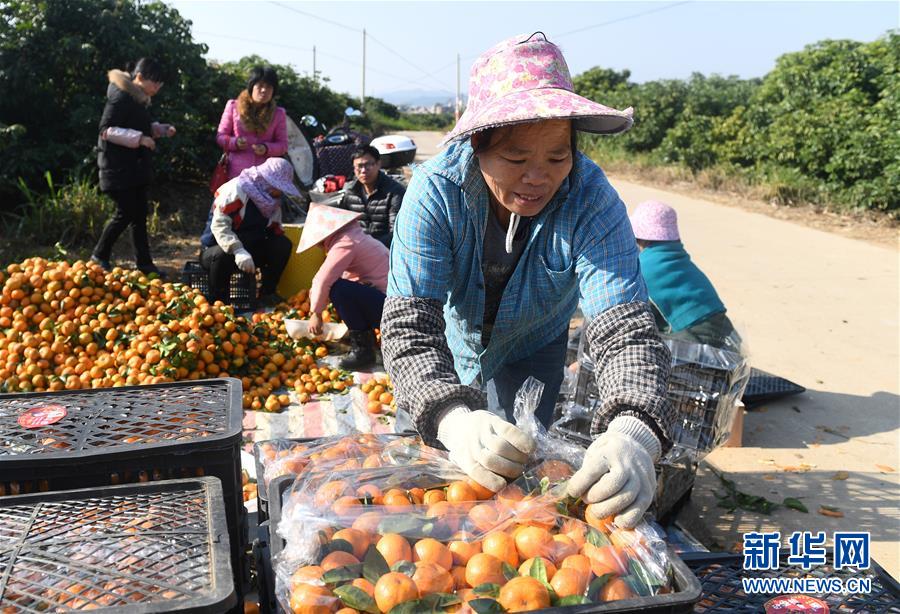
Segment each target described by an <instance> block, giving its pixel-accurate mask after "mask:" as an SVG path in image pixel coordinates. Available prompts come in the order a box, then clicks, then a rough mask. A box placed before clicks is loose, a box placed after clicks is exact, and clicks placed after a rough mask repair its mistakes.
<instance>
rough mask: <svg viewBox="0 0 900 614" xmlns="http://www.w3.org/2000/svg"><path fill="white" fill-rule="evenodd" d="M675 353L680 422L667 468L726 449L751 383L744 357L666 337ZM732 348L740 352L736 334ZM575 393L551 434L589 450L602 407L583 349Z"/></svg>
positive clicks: (672, 389)
mask: <svg viewBox="0 0 900 614" xmlns="http://www.w3.org/2000/svg"><path fill="white" fill-rule="evenodd" d="M663 341H664V342H665V344H666V345H667V346H668V348H669V350H670V352H671V353H672V370H671V374H670V376H669V388H668V398H669V400H670V401H671V403H672V410H673V411H675V412H677V418H676V420H675V423H674V427H673V430H672V442H673V445H672V448H671V449H670V450H669V452H668V453H667V454H666V456H665V457H664V458H663V459H662V460H661V461H660V462H661V463H662V464H665V465H677V466H681V465H684V464H686V463H687V464H690V463H696V462H698V461H699V460H701V459H702V458H704V457H705V456H706V455H707V454H709V453H710V452H712V451H713V450H714V449H715V448H717V447H718V446H720V445H722V444H723V443H724V442H725V441H726V440H727V439H728V437H729V435H730V434H731V426H732V424H733V423H734V417H735V413H736V412H737V408H738V402H739V401H740V399H741V396H743V394H744V388H746V386H747V382H748V380H749V379H750V363H749V360H748V358H747V356H746V355H745V354H741V353H737V352H734V351H731V350H728V349H722V348H718V347H714V346H711V345H704V344H699V343H692V342H689V341H683V340H680V339H672V338H669V337H665V336H663ZM727 346H728V347H740V338H739V337H737V333H735V334H734V336H733V337H729V338H728V344H727ZM574 380H575V381H574V393H573V395H572V397H571V401H568V402H566V403H565V404H564V406H563V408H562V415H561V418H560V419H558V420H557V421H556V422H554V424H553V425H551V427H550V431H551V432H553V433H555V434H558V435H560V436H563V437H564V438H565V439H567V440H569V441H574V442H577V443H580V444H582V445H590V441H591V438H590V435H589V429H590V423H591V417H592V415H593V412H594V411H595V410H596V408H597V406H598V405H599V401H600V399H599V398H598V396H597V384H596V379H595V368H594V362H593V360H592V359H591V358H590V356H589V355H588V353H587V352H586V351H585V347H584V343H583V342H582V343H580V344H579V350H578V368H577V369H576V374H575V377H574Z"/></svg>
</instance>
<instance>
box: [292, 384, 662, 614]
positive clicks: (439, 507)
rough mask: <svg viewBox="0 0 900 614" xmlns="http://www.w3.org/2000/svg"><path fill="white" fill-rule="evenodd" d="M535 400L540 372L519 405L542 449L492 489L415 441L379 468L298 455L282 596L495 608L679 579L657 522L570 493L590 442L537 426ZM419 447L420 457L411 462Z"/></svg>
mask: <svg viewBox="0 0 900 614" xmlns="http://www.w3.org/2000/svg"><path fill="white" fill-rule="evenodd" d="M539 398H540V384H535V383H534V382H530V383H527V384H526V385H525V386H523V390H522V391H520V396H519V398H518V399H517V407H516V419H517V424H518V425H519V426H520V427H521V428H525V429H526V430H528V431H529V432H531V433H532V434H533V435H534V436H535V437H536V439H537V443H538V446H537V453H536V455H535V460H534V461H533V462H532V463H530V464H529V466H528V468H527V469H526V471H525V473H524V474H523V475H522V476H521V477H520V478H518V479H516V480H515V481H513V482H512V483H510V484H508V485H507V486H506V487H505V488H504V489H502V490H501V491H500V492H498V493H492V492H490V491H488V490H486V489H484V488H483V487H481V486H479V485H478V484H476V483H474V482H472V481H471V480H469V479H467V478H466V476H465V475H464V474H463V473H462V472H460V471H459V469H458V468H457V467H456V466H455V465H454V464H453V463H451V462H450V461H449V460H448V459H447V457H446V454H445V453H443V452H440V451H437V450H433V449H430V448H427V447H426V446H424V444H422V443H421V440H418V439H416V440H415V441H414V442H408V443H407V445H408V447H409V449H408V450H407V453H408V454H407V453H404V455H402V456H393V457H391V458H390V459H389V460H388V462H386V463H385V464H383V465H382V466H381V467H371V468H355V469H343V470H338V469H333V470H326V469H323V468H321V467H316V468H312V467H309V466H307V467H304V468H303V470H302V471H301V473H300V474H299V475H298V476H297V478H296V479H295V481H294V483H293V486H292V487H291V488H290V489H289V490H288V491H286V492H285V494H284V506H283V513H282V517H281V520H280V522H279V524H278V528H277V531H278V534H279V535H280V536H281V537H283V538H284V539H285V540H286V545H285V549H284V550H283V551H282V552H281V553H280V554H279V555H278V557H276V596H277V598H278V601H279V602H280V604H281V605H282V607H283V608H284V609H285V610H286V611H288V612H291V611H313V610H311V609H310V610H305V609H304V608H310V607H316V606H318V607H322V608H323V611H325V610H327V609H329V608H331V609H337V608H338V607H350V608H353V609H355V610H357V611H367V612H390V611H393V612H394V613H395V614H398V613H401V612H422V611H432V610H436V611H441V610H442V608H445V607H453V608H456V607H458V606H460V605H461V608H460V609H459V611H462V612H471V611H475V610H477V611H486V610H485V608H495V609H494V610H493V611H498V612H500V611H504V610H508V611H524V610H521V609H518V608H520V607H523V608H524V609H528V610H531V609H541V608H546V607H550V606H551V605H573V604H581V603H590V602H601V601H604V602H605V601H615V600H618V599H626V598H636V597H641V596H646V597H649V596H652V595H657V594H662V593H665V592H669V591H671V586H672V582H671V569H670V561H669V560H668V556H667V552H666V544H665V542H664V540H663V539H662V534H661V532H660V531H659V530H658V529H654V528H653V527H652V526H651V525H650V524H648V523H646V522H644V523H641V525H640V526H639V527H638V528H637V529H634V530H623V529H620V528H618V527H616V526H615V525H614V524H613V523H612V522H611V519H602V518H597V517H595V516H594V515H593V514H592V513H591V507H590V506H585V505H584V504H583V502H581V501H580V500H576V499H572V498H569V497H567V496H565V494H564V493H565V485H566V480H568V478H569V477H571V475H572V474H573V472H574V467H576V466H577V465H578V464H579V463H580V462H581V459H580V455H582V454H583V450H580V449H579V448H578V447H577V446H574V445H572V444H569V443H567V442H564V441H561V440H559V439H558V438H556V437H554V436H552V435H551V434H548V433H547V431H546V430H545V429H543V427H541V426H539V425H538V424H537V420H535V418H534V408H535V407H536V403H537V400H538V399H539ZM414 450H421V451H422V452H421V453H420V455H419V456H418V459H419V461H420V462H419V464H416V465H409V464H408V459H409V458H413V457H415V453H414ZM567 454H572V455H573V456H572V457H566V455H567ZM475 600H478V602H477V603H475ZM493 602H496V604H495V603H493ZM501 608H503V609H501Z"/></svg>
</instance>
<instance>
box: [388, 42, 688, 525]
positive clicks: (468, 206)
mask: <svg viewBox="0 0 900 614" xmlns="http://www.w3.org/2000/svg"><path fill="white" fill-rule="evenodd" d="M631 124H632V117H631V109H626V110H624V111H618V110H616V109H612V108H610V107H607V106H604V105H602V104H598V103H596V102H593V101H590V100H588V99H586V98H583V97H581V96H578V95H577V94H575V93H574V88H573V85H572V79H571V77H570V75H569V70H568V67H567V65H566V61H565V58H564V57H563V55H562V52H561V51H560V49H559V48H558V47H557V46H556V45H554V44H553V43H551V42H549V41H548V40H547V38H546V37H545V36H544V35H543V34H542V33H540V32H538V33H535V34H532V35H531V36H527V35H523V36H517V37H514V38H511V39H508V40H505V41H503V42H501V43H499V44H497V45H495V46H494V47H492V48H491V49H490V50H488V51H487V52H485V53H484V54H482V55H481V56H480V57H479V58H478V59H477V60H476V61H475V63H474V65H473V67H472V70H471V74H470V79H469V105H468V108H467V109H466V111H465V113H464V114H463V115H462V117H461V118H460V120H459V122H458V124H457V125H456V127H455V128H454V129H453V131H452V132H450V134H448V135H447V138H446V140H445V142H446V143H448V144H449V146H448V147H447V148H446V149H445V150H444V151H443V152H442V153H440V154H439V155H437V156H436V157H434V158H433V159H431V160H429V161H428V162H427V163H425V164H424V165H422V166H421V167H419V168H418V169H417V170H416V172H415V174H414V175H413V178H412V181H411V183H410V185H409V188H408V189H407V192H406V197H405V198H404V201H403V207H402V208H401V209H400V213H399V215H398V218H397V222H396V226H395V234H394V241H393V243H392V246H391V267H390V275H389V278H388V292H387V295H388V298H387V299H386V301H385V305H384V313H383V315H382V352H383V354H384V358H385V365H386V367H387V370H388V372H389V374H390V375H391V378H392V379H393V381H394V384H395V387H396V394H397V399H398V402H399V404H400V407H401V408H402V410H403V411H404V412H407V413H408V416H409V418H410V419H411V421H412V423H413V425H414V426H415V428H416V429H417V430H418V431H419V433H420V434H421V435H422V436H423V438H424V439H425V440H426V441H427V442H429V443H431V444H433V445H437V444H442V445H443V446H445V447H446V448H447V449H448V450H449V452H450V456H451V458H452V459H453V460H455V461H456V462H457V464H459V465H460V467H461V468H462V469H463V470H464V471H465V472H466V473H468V474H469V475H470V476H471V477H472V478H473V479H474V480H476V481H477V482H479V483H480V484H482V485H484V486H485V487H488V488H490V489H492V490H495V491H496V490H499V489H500V488H501V487H502V486H503V484H504V478H513V477H515V476H517V475H518V474H520V473H521V472H522V470H523V468H524V466H525V464H526V463H527V461H528V458H529V455H530V454H531V452H532V451H533V450H534V442H533V441H532V440H531V438H530V437H529V436H528V435H526V434H525V433H524V432H522V431H521V430H519V429H518V428H516V427H515V426H513V425H512V424H510V423H509V422H506V421H504V420H503V419H501V418H500V417H498V416H497V415H495V413H492V412H490V411H484V410H485V409H486V408H490V409H492V410H494V411H501V412H503V411H505V412H506V416H507V419H511V417H512V409H513V399H514V397H515V393H516V391H517V390H518V388H519V387H520V386H521V384H522V383H523V382H524V381H525V380H526V379H527V378H528V377H529V376H534V377H535V378H536V379H538V380H540V381H542V382H543V383H544V393H543V398H542V401H541V404H540V406H539V408H538V411H537V415H538V418H539V419H540V420H541V421H542V422H543V423H544V424H548V423H549V422H550V419H551V417H552V412H553V408H554V404H555V401H556V397H557V395H558V392H559V387H560V384H561V382H562V377H563V363H564V360H565V354H566V346H567V333H568V328H569V320H570V318H571V317H572V315H573V314H574V312H575V309H576V308H577V307H578V306H579V304H580V306H581V310H582V312H583V313H584V316H585V320H586V327H585V334H586V335H587V347H588V348H589V351H590V355H591V357H592V358H593V359H594V361H595V362H596V363H597V365H598V368H597V384H598V386H599V390H600V396H601V398H602V399H603V400H602V404H601V406H600V408H599V409H598V410H597V413H596V414H595V416H594V418H593V422H592V425H591V431H592V433H593V435H594V436H595V437H596V439H595V441H594V443H593V444H592V445H591V447H590V449H589V450H588V452H587V454H586V455H585V461H584V464H583V465H582V467H581V469H580V470H579V471H578V472H577V473H576V474H575V475H574V476H573V478H572V479H571V480H570V482H569V491H570V494H572V495H573V496H583V497H584V498H585V500H587V501H588V502H602V503H601V504H600V508H599V509H598V513H600V512H602V514H603V516H607V515H610V514H618V516H617V522H619V523H620V524H623V525H626V526H633V525H634V524H636V523H637V521H638V520H639V519H640V518H641V516H642V514H643V512H644V511H645V510H646V509H647V507H648V506H649V505H650V503H651V501H652V498H653V494H654V492H655V486H656V477H655V473H654V467H653V463H654V461H655V460H657V459H658V458H659V457H660V455H661V453H662V452H663V451H664V450H665V449H666V448H667V447H668V446H669V445H670V436H669V431H670V428H671V424H672V421H673V416H672V412H671V409H670V405H669V403H668V401H667V400H666V386H667V380H668V375H669V361H670V357H669V352H668V350H667V349H666V346H665V345H664V344H663V343H662V341H661V340H660V338H659V335H658V333H657V330H656V326H655V325H654V321H653V315H652V314H651V312H650V309H649V306H648V304H647V290H646V288H645V286H644V282H643V280H642V279H641V274H640V267H639V264H638V251H637V246H636V244H635V240H634V235H633V234H632V232H631V226H630V224H629V223H628V216H627V214H626V212H625V206H624V205H623V204H622V201H621V200H620V199H619V196H618V195H617V194H616V192H615V190H614V189H613V188H612V186H610V184H609V182H608V181H607V179H606V176H605V175H604V174H603V171H601V170H600V168H599V167H597V165H596V164H594V163H593V162H592V161H591V160H590V159H589V158H587V157H586V156H584V155H583V154H581V153H580V152H579V151H578V149H577V139H576V134H577V131H584V132H592V133H596V134H617V133H621V132H624V131H625V130H627V129H628V128H630V127H631Z"/></svg>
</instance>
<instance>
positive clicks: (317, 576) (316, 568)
mask: <svg viewBox="0 0 900 614" xmlns="http://www.w3.org/2000/svg"><path fill="white" fill-rule="evenodd" d="M323 573H325V570H324V569H322V567H321V566H320V565H306V566H305V567H300V568H299V569H297V571H295V572H294V573H293V575H291V587H294V586H297V585H298V584H302V583H304V582H306V583H313V582H317V581H319V580H321V579H322V574H323Z"/></svg>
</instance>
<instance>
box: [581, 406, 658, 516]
mask: <svg viewBox="0 0 900 614" xmlns="http://www.w3.org/2000/svg"><path fill="white" fill-rule="evenodd" d="M661 451H662V448H661V446H660V443H659V439H657V437H656V435H654V434H653V431H652V430H651V429H650V427H649V426H647V425H646V424H644V423H643V422H642V421H641V420H640V419H638V418H635V417H634V416H619V417H618V418H615V419H613V421H612V422H610V423H609V428H608V429H607V431H606V432H605V433H603V434H602V435H600V436H599V437H598V438H597V439H596V441H594V443H592V444H591V446H590V447H589V448H588V450H587V453H586V454H585V455H584V462H583V463H582V464H581V469H579V470H578V471H577V472H576V473H575V475H573V476H572V478H571V479H570V480H569V486H568V494H569V495H570V496H573V497H582V498H583V499H584V501H585V502H586V503H592V504H594V505H593V513H594V515H595V516H597V517H598V518H606V517H607V516H612V515H616V517H615V523H616V525H618V526H620V527H623V528H632V527H634V526H635V525H637V523H638V522H639V521H640V520H641V518H642V517H643V515H644V512H645V511H647V508H648V507H650V504H651V503H652V502H653V497H654V495H655V494H656V471H655V469H654V467H653V463H654V462H656V460H658V459H659V456H660V453H661Z"/></svg>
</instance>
